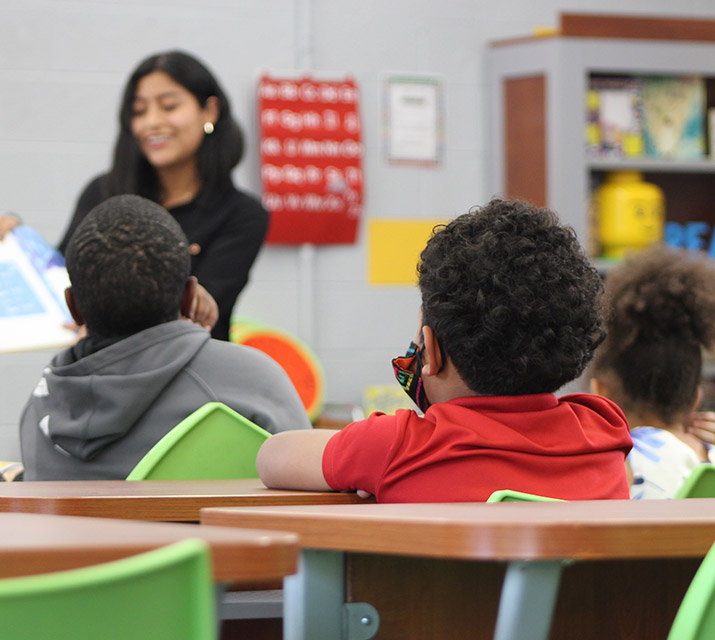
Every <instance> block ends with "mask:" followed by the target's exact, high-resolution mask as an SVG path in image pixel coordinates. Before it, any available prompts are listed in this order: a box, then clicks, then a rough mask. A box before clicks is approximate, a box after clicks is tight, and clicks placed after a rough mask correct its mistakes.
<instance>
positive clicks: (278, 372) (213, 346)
mask: <svg viewBox="0 0 715 640" xmlns="http://www.w3.org/2000/svg"><path fill="white" fill-rule="evenodd" d="M192 366H194V367H199V366H200V367H202V368H204V369H208V370H210V371H218V372H220V373H223V372H225V373H227V374H230V375H231V376H234V377H235V376H241V375H243V376H248V377H254V378H255V377H262V376H268V377H271V376H272V377H276V376H280V377H281V378H282V377H285V375H286V374H285V372H284V370H283V368H282V367H281V366H280V365H279V364H278V363H277V362H276V361H275V360H274V359H273V358H271V357H270V356H269V355H268V354H266V353H264V352H263V351H259V350H258V349H254V348H253V347H248V346H246V345H242V344H235V343H233V342H227V341H225V340H216V339H214V338H211V339H210V340H207V341H206V343H205V344H204V345H203V347H202V349H201V351H199V353H197V354H196V357H195V358H194V360H193V361H192Z"/></svg>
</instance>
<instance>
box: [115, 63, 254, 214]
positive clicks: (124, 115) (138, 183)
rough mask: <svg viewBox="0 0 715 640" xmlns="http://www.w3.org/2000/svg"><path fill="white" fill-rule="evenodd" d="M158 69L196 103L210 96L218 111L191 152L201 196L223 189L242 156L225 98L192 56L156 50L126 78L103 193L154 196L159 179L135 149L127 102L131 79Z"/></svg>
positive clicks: (132, 84) (239, 134) (135, 80)
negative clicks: (194, 155) (210, 127)
mask: <svg viewBox="0 0 715 640" xmlns="http://www.w3.org/2000/svg"><path fill="white" fill-rule="evenodd" d="M154 71H163V72H164V73H166V74H167V75H168V76H169V77H171V78H172V80H174V82H177V83H178V84H180V85H181V86H182V87H184V88H185V89H186V90H187V91H189V92H191V93H192V94H193V95H194V96H195V97H196V99H197V100H198V102H199V104H200V105H201V107H202V108H203V107H205V106H206V101H207V100H208V99H209V98H210V97H211V96H215V97H216V98H218V101H219V116H218V119H217V121H216V122H215V123H214V131H213V133H212V134H211V135H206V136H204V139H203V142H202V143H201V145H200V146H199V149H198V151H197V164H198V170H199V177H200V179H201V182H202V184H203V188H202V194H203V195H204V196H207V195H209V194H212V193H215V192H216V191H218V190H220V189H222V188H224V187H225V186H226V185H227V184H228V183H229V182H230V180H231V169H233V168H234V167H235V166H236V165H237V164H238V163H239V161H240V160H241V157H242V156H243V133H242V131H241V129H240V127H239V126H238V124H237V123H236V122H235V121H234V120H233V118H232V117H231V106H230V104H229V101H228V98H227V97H226V94H225V93H224V91H223V89H222V88H221V87H220V85H219V83H218V81H217V80H216V78H215V77H214V76H213V74H212V73H211V72H210V71H209V70H208V69H207V68H206V67H205V66H204V65H203V64H202V63H201V62H199V61H198V60H197V59H196V58H194V57H193V56H191V55H189V54H187V53H184V52H183V51H167V52H164V53H157V54H155V55H152V56H150V57H148V58H147V59H146V60H144V61H142V62H141V63H140V64H139V66H138V67H137V68H136V69H135V70H134V72H133V73H132V75H131V76H130V78H129V80H128V81H127V84H126V87H125V89H124V95H123V97H122V104H121V107H120V110H119V136H118V138H117V142H116V145H115V147H114V161H113V164H112V169H111V170H110V172H109V174H108V175H107V180H106V182H105V184H104V185H103V188H104V191H105V196H107V197H108V196H112V195H118V194H124V193H131V194H137V195H141V196H144V197H145V198H149V199H151V200H154V201H157V202H158V201H159V199H160V194H159V181H158V177H157V174H156V171H155V169H154V168H153V167H152V166H151V164H149V162H148V161H147V159H146V158H145V157H144V155H143V154H142V152H141V149H140V147H139V143H138V142H137V141H136V139H135V138H134V136H133V135H132V129H131V121H132V103H133V102H134V95H135V93H136V88H137V84H138V83H139V81H140V80H141V79H142V78H143V77H144V76H146V75H148V74H150V73H152V72H154Z"/></svg>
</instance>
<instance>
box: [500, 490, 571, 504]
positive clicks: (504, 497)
mask: <svg viewBox="0 0 715 640" xmlns="http://www.w3.org/2000/svg"><path fill="white" fill-rule="evenodd" d="M487 502H563V500H561V499H560V498H547V497H546V496H537V495H535V494H533V493H524V492H523V491H512V490H511V489H499V490H498V491H495V492H494V493H492V495H490V496H489V498H488V499H487Z"/></svg>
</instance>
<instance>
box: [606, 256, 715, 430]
mask: <svg viewBox="0 0 715 640" xmlns="http://www.w3.org/2000/svg"><path fill="white" fill-rule="evenodd" d="M606 302H607V304H608V307H609V315H608V319H607V329H608V338H607V339H606V340H605V342H604V343H603V345H602V347H601V348H600V349H599V350H598V352H597V354H596V359H595V361H594V364H593V375H594V376H595V377H596V378H598V379H599V380H601V381H602V382H604V383H606V385H607V387H608V389H609V391H610V393H609V395H612V396H613V399H614V400H615V401H616V402H618V403H619V404H620V405H621V407H622V408H623V409H624V410H625V411H626V412H629V411H637V412H639V413H645V414H648V413H650V414H652V415H656V416H658V417H659V418H660V419H661V420H662V421H663V422H665V423H666V424H672V423H674V422H676V421H679V420H682V419H683V417H684V416H685V415H686V414H687V413H689V412H690V411H691V410H692V409H693V405H694V404H695V402H696V399H697V395H698V385H699V383H700V377H701V369H702V349H703V348H710V347H712V346H713V344H714V343H715V264H714V263H713V261H712V260H709V259H708V258H706V257H704V256H702V255H700V254H696V253H693V252H689V251H684V250H676V249H671V248H668V247H665V246H655V247H652V248H650V249H647V250H646V251H643V252H641V253H638V254H635V255H632V256H630V257H629V258H627V259H626V260H625V261H624V262H623V263H622V264H621V265H619V266H618V267H615V268H613V269H612V270H611V271H610V272H609V274H608V277H607V279H606Z"/></svg>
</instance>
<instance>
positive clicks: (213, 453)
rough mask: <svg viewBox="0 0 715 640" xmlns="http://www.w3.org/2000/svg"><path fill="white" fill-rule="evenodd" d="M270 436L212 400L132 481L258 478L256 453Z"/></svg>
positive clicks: (178, 429) (179, 426) (154, 450)
mask: <svg viewBox="0 0 715 640" xmlns="http://www.w3.org/2000/svg"><path fill="white" fill-rule="evenodd" d="M269 435H270V434H269V433H268V432H267V431H266V430H265V429H261V427H259V426H257V425H255V424H253V422H251V421H250V420H248V419H247V418H244V417H243V416H242V415H240V414H239V413H236V412H235V411H234V410H233V409H231V408H229V407H227V406H226V405H225V404H222V403H220V402H209V403H208V404H205V405H204V406H203V407H201V408H200V409H197V410H196V411H194V413H192V414H191V415H190V416H188V417H187V418H185V419H184V420H182V421H181V422H180V423H179V424H177V425H176V426H175V427H174V428H173V429H172V430H171V431H169V433H167V434H166V435H165V436H164V437H163V438H162V439H161V440H159V442H157V443H156V444H155V445H154V446H153V447H152V448H151V449H150V450H149V451H148V452H147V453H146V455H145V456H144V457H143V458H142V459H141V460H140V461H139V462H138V463H137V466H136V467H134V469H132V471H131V473H130V474H129V475H128V476H127V480H198V479H211V478H213V479H220V478H223V479H231V478H257V477H258V473H257V472H256V455H258V449H259V448H260V447H261V445H262V444H263V442H264V441H265V440H266V438H268V436H269Z"/></svg>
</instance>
